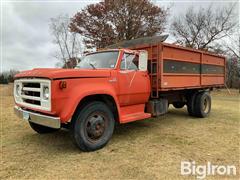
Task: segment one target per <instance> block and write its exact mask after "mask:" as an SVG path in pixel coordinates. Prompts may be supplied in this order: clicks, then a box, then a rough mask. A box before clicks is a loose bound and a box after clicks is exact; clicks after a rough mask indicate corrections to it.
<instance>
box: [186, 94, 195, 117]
mask: <svg viewBox="0 0 240 180" xmlns="http://www.w3.org/2000/svg"><path fill="white" fill-rule="evenodd" d="M196 95H197V92H195V93H192V94H191V95H189V96H188V98H187V110H188V114H189V115H190V116H195V99H196Z"/></svg>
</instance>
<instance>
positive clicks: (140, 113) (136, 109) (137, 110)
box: [120, 104, 151, 123]
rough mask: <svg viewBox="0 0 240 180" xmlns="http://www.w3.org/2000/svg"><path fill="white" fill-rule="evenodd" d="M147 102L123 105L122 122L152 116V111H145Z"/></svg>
mask: <svg viewBox="0 0 240 180" xmlns="http://www.w3.org/2000/svg"><path fill="white" fill-rule="evenodd" d="M144 108H145V104H138V105H131V106H124V107H121V118H120V123H128V122H132V121H137V120H141V119H146V118H150V117H151V114H150V113H145V112H144Z"/></svg>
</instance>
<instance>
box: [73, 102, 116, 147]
mask: <svg viewBox="0 0 240 180" xmlns="http://www.w3.org/2000/svg"><path fill="white" fill-rule="evenodd" d="M114 125H115V120H114V116H113V113H112V112H111V110H110V109H109V108H108V106H107V105H106V104H105V103H103V102H99V101H94V102H91V103H89V104H87V105H86V106H84V107H83V108H82V109H80V110H78V111H77V113H76V114H75V115H74V117H73V120H72V123H71V137H72V139H73V141H74V142H75V144H76V145H77V146H78V148H79V149H81V150H82V151H95V150H98V149H101V148H102V147H104V146H105V145H106V144H107V143H108V142H109V140H110V139H111V137H112V134H113V131H114Z"/></svg>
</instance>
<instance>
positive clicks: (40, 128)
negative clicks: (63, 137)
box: [29, 121, 59, 134]
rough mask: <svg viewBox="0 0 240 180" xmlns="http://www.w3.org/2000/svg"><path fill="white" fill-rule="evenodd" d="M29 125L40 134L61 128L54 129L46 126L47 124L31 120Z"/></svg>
mask: <svg viewBox="0 0 240 180" xmlns="http://www.w3.org/2000/svg"><path fill="white" fill-rule="evenodd" d="M29 125H30V127H31V128H32V129H33V130H34V131H36V132H37V133H38V134H46V133H52V132H55V131H58V130H59V129H54V128H50V127H46V126H42V125H39V124H36V123H33V122H31V121H29Z"/></svg>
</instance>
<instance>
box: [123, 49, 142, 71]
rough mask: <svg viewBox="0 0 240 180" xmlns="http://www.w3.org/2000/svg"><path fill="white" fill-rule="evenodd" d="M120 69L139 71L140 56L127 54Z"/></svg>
mask: <svg viewBox="0 0 240 180" xmlns="http://www.w3.org/2000/svg"><path fill="white" fill-rule="evenodd" d="M120 68H121V70H138V55H136V54H130V53H125V54H124V55H123V59H122V61H121V67H120Z"/></svg>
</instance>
